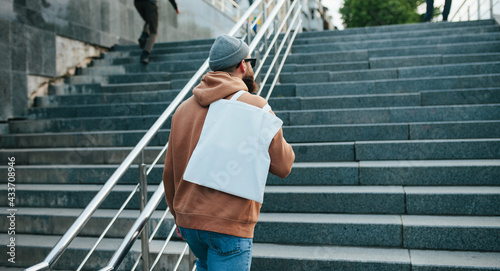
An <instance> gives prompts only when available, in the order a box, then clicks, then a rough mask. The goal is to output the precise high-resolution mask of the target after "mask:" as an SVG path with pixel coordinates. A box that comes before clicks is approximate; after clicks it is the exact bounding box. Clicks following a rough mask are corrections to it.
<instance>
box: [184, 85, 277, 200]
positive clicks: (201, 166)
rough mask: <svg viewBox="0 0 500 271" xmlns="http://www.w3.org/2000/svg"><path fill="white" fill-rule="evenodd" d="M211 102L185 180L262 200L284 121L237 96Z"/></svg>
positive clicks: (239, 94)
mask: <svg viewBox="0 0 500 271" xmlns="http://www.w3.org/2000/svg"><path fill="white" fill-rule="evenodd" d="M245 92H246V91H243V90H241V91H239V92H237V93H236V94H235V95H233V97H232V98H231V99H230V100H226V99H221V100H219V101H216V102H214V103H212V104H210V107H209V109H208V113H207V117H206V119H205V123H204V124H203V128H202V131H201V135H200V139H199V141H198V144H197V145H196V147H195V149H194V151H193V154H192V155H191V158H190V159H189V162H188V165H187V167H186V171H185V172H184V180H186V181H189V182H192V183H196V184H199V185H202V186H205V187H209V188H213V189H215V190H218V191H222V192H225V193H228V194H231V195H235V196H238V197H242V198H246V199H250V200H254V201H257V202H260V203H262V202H263V199H264V188H265V186H266V180H267V175H268V173H269V165H270V162H271V158H270V157H269V145H270V144H271V141H272V139H273V137H274V136H275V135H276V133H277V132H278V131H279V129H280V128H281V125H282V124H283V122H282V121H281V120H280V119H279V118H278V117H276V116H275V115H273V114H272V113H270V112H269V111H270V110H271V107H270V106H269V105H266V106H264V107H263V108H259V107H256V106H253V105H250V104H247V103H244V102H239V101H237V99H238V98H239V97H240V96H241V95H242V94H243V93H245Z"/></svg>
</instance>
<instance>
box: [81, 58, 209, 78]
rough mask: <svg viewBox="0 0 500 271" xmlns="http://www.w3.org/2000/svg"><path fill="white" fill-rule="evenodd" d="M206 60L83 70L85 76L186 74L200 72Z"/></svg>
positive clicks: (99, 67)
mask: <svg viewBox="0 0 500 271" xmlns="http://www.w3.org/2000/svg"><path fill="white" fill-rule="evenodd" d="M204 61H205V59H196V60H189V61H167V62H156V63H155V62H151V63H150V64H148V65H142V64H141V63H139V61H137V63H132V64H125V65H116V66H102V67H101V66H97V67H88V68H83V69H82V70H81V74H83V75H100V76H102V75H120V74H128V73H150V72H151V73H158V72H186V71H193V70H198V69H199V68H200V67H201V65H202V64H203V62H204Z"/></svg>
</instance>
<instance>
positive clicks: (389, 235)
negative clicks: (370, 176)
mask: <svg viewBox="0 0 500 271" xmlns="http://www.w3.org/2000/svg"><path fill="white" fill-rule="evenodd" d="M499 222H500V218H499V217H485V216H483V217H481V216H474V217H464V216H412V215H402V216H398V215H347V214H344V215H342V214H304V213H301V214H296V213H295V214H293V213H290V214H288V213H287V214H285V213H264V214H261V216H260V218H259V223H257V225H256V227H255V232H256V233H255V238H254V241H255V242H263V241H265V242H268V243H278V244H290V245H293V244H297V243H299V244H301V245H341V246H369V247H373V246H377V247H394V248H409V249H441V250H446V249H453V250H474V251H490V252H492V251H499V249H500V245H499V244H498V242H496V241H495V240H492V238H491V236H497V235H498V234H499V231H500V227H499V225H500V224H499ZM261 233H262V234H261ZM318 233H321V234H318ZM462 240H470V241H469V242H463V241H462Z"/></svg>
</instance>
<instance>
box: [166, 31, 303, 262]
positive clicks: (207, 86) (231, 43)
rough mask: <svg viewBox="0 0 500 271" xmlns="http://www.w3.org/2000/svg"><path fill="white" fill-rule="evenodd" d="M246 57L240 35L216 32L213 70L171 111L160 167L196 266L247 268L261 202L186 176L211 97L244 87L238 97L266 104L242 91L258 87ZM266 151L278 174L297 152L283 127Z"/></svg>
mask: <svg viewBox="0 0 500 271" xmlns="http://www.w3.org/2000/svg"><path fill="white" fill-rule="evenodd" d="M248 57H249V49H248V45H247V44H246V43H244V42H243V41H241V40H238V39H235V38H233V37H230V36H227V35H222V36H219V37H217V39H216V40H215V42H214V44H213V45H212V48H211V50H210V54H209V65H210V68H211V69H212V70H213V72H208V73H207V74H205V75H204V76H203V78H202V80H201V83H200V84H199V85H198V86H197V87H195V88H194V90H193V96H192V97H190V98H189V99H187V100H186V101H185V102H183V103H182V104H181V105H180V106H179V107H178V109H177V110H176V112H175V114H174V115H173V117H172V127H171V132H170V138H169V142H168V149H167V155H166V158H165V168H164V172H163V183H164V186H165V197H166V201H167V204H168V206H169V207H170V212H171V213H172V215H173V216H174V218H175V221H176V224H177V225H178V226H179V231H180V234H181V235H182V236H183V238H184V239H185V240H186V241H187V243H188V244H189V246H190V248H191V250H192V251H193V253H194V254H195V256H196V257H197V258H198V261H197V262H196V264H197V267H198V270H200V271H202V270H250V265H251V255H252V242H253V239H252V238H253V234H254V228H255V224H256V223H257V220H258V217H259V212H260V208H261V204H260V203H259V202H257V201H253V200H249V199H245V198H242V197H238V196H234V195H231V194H227V193H224V192H221V191H218V190H215V189H211V188H208V187H205V186H201V185H198V184H195V183H192V182H189V181H186V180H185V179H184V174H185V169H186V167H187V165H188V162H189V160H190V158H191V156H192V154H193V151H194V149H195V147H196V146H197V143H198V141H199V139H200V135H201V131H202V129H203V126H204V121H205V119H206V117H207V112H208V110H209V106H210V104H211V103H213V102H216V101H219V100H221V99H230V98H231V97H232V96H233V95H234V94H235V93H237V92H239V91H240V90H244V91H245V92H244V93H243V95H241V96H240V97H239V98H238V102H243V103H246V104H249V105H252V106H255V107H256V108H257V107H258V108H262V107H263V106H265V105H267V102H266V101H265V99H263V98H262V97H260V96H256V95H252V94H250V93H246V91H248V92H254V91H255V90H256V87H257V85H256V83H255V81H254V78H253V76H254V72H253V68H252V64H253V65H255V62H254V60H253V61H252V60H249V59H248ZM266 114H271V112H267V113H266ZM273 135H274V134H273ZM273 135H271V136H273ZM225 136H227V135H225ZM234 151H235V152H236V151H237V150H234ZM268 153H269V157H270V161H271V162H270V166H269V172H271V173H273V174H275V175H277V176H279V177H281V178H285V177H286V176H288V174H289V173H290V171H291V168H292V164H293V161H294V159H295V154H294V152H293V150H292V147H291V146H290V145H289V144H288V143H287V142H286V140H285V139H284V138H283V130H282V129H281V128H279V131H278V132H277V133H276V134H275V135H274V137H272V141H271V143H270V145H269V148H268ZM205 155H206V159H207V160H209V159H219V157H218V154H217V153H215V154H214V153H207V154H205ZM208 175H209V174H207V178H209V176H208Z"/></svg>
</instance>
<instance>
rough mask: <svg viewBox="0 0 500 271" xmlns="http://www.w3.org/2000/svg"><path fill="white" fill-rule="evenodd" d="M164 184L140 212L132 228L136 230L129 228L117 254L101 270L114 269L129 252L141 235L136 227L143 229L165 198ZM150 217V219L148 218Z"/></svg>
mask: <svg viewBox="0 0 500 271" xmlns="http://www.w3.org/2000/svg"><path fill="white" fill-rule="evenodd" d="M163 192H164V191H163V185H162V184H160V185H158V187H157V188H156V190H155V192H154V194H153V196H152V197H151V199H150V200H149V202H148V204H147V205H146V207H145V208H144V211H142V212H141V213H140V214H139V217H138V218H137V220H136V221H135V222H134V224H133V225H132V227H131V229H134V230H129V231H128V233H127V235H126V236H125V238H124V239H123V242H122V243H121V245H120V247H119V248H118V249H117V250H116V252H115V254H113V257H112V258H111V260H110V261H109V263H108V265H107V266H106V267H104V268H102V269H101V270H102V271H104V270H113V269H114V268H115V267H117V266H119V265H120V263H121V262H122V260H123V258H124V257H125V255H126V254H127V253H128V251H129V250H130V248H131V247H132V245H133V244H134V241H135V240H136V239H137V237H138V236H139V232H140V231H139V230H135V229H142V228H143V227H144V225H145V224H146V221H148V220H149V217H151V214H152V213H153V211H154V210H155V209H156V207H157V206H158V204H160V200H161V199H162V198H163V195H164V193H163ZM146 218H148V219H146Z"/></svg>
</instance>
